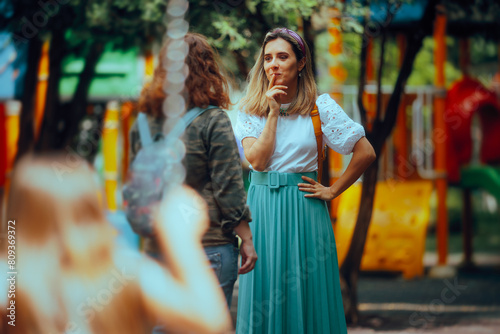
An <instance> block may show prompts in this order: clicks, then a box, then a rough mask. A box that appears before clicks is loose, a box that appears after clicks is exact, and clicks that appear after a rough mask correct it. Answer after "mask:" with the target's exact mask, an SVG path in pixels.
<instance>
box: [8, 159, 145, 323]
mask: <svg viewBox="0 0 500 334" xmlns="http://www.w3.org/2000/svg"><path fill="white" fill-rule="evenodd" d="M99 191H100V190H99V186H98V182H97V180H96V179H95V174H94V172H93V171H92V168H91V167H90V166H89V165H88V163H87V162H86V161H84V160H83V159H80V158H76V157H68V156H64V155H53V156H40V157H37V156H27V157H24V158H23V159H22V160H21V161H20V162H19V163H18V164H17V166H16V168H15V172H14V176H13V182H12V188H11V192H10V197H9V204H8V211H7V212H8V213H7V214H8V217H9V219H11V220H14V219H15V220H16V236H17V237H18V244H19V245H20V247H19V249H18V256H19V258H23V261H19V264H18V267H19V272H23V274H24V275H23V276H20V277H19V278H18V280H19V289H18V290H19V291H17V293H16V294H18V295H19V302H20V303H21V304H22V305H23V310H24V312H22V315H21V314H20V315H21V316H20V317H19V319H18V322H19V325H20V328H22V329H21V332H23V333H39V332H42V331H44V332H45V331H50V332H65V331H67V330H71V328H73V329H74V328H78V329H79V330H82V331H83V332H92V333H110V332H114V331H118V332H121V333H122V332H123V333H139V332H145V331H147V330H150V329H151V328H152V325H153V320H154V319H151V318H150V316H148V315H147V313H146V309H145V306H144V304H143V301H142V298H141V290H140V286H139V285H138V284H137V282H134V281H131V282H125V283H123V284H122V286H119V289H118V288H115V287H114V286H113V287H112V289H111V290H110V291H108V290H109V289H110V288H109V286H110V284H111V282H113V281H112V280H113V279H116V277H114V276H117V275H119V274H120V272H121V269H122V268H117V266H116V264H115V263H114V260H113V256H114V255H113V253H114V249H113V245H114V240H113V239H114V231H113V229H112V227H111V225H110V223H109V222H108V221H107V220H106V217H105V214H104V210H103V209H104V207H103V205H102V203H101V199H100V197H99ZM117 273H118V274H117ZM117 285H118V284H117ZM40 287H43V289H40ZM45 290H46V291H50V293H48V294H47V293H46V292H45ZM115 290H116V291H115ZM102 296H105V297H106V298H108V299H109V300H108V299H106V300H105V302H104V303H100V304H99V305H98V310H95V309H93V306H92V305H90V304H88V303H89V302H88V301H87V300H88V298H94V299H95V298H96V297H97V298H101V297H102ZM97 300H98V303H99V299H97ZM16 304H17V303H16ZM49 305H50V306H49ZM21 320H22V321H21Z"/></svg>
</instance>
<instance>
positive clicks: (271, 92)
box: [266, 74, 288, 115]
mask: <svg viewBox="0 0 500 334" xmlns="http://www.w3.org/2000/svg"><path fill="white" fill-rule="evenodd" d="M275 81H276V75H275V74H271V81H269V87H268V88H267V92H266V97H267V102H268V103H269V114H270V115H273V114H275V115H278V113H279V110H280V106H281V97H280V95H282V94H284V95H287V94H286V92H285V90H286V89H288V87H287V86H284V85H276V86H275V85H274V82H275Z"/></svg>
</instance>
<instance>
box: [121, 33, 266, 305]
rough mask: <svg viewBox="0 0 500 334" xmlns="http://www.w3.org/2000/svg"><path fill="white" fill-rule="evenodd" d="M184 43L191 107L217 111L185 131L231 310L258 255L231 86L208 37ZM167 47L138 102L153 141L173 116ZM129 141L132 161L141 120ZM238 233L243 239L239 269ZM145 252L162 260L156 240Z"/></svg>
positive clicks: (208, 241) (211, 251)
mask: <svg viewBox="0 0 500 334" xmlns="http://www.w3.org/2000/svg"><path fill="white" fill-rule="evenodd" d="M184 41H185V43H186V44H187V46H188V47H189V52H188V55H187V57H186V64H187V66H188V69H189V74H188V76H187V78H186V81H185V95H186V101H187V102H186V105H187V109H188V110H189V109H191V108H194V107H199V108H202V109H204V108H207V107H209V106H213V107H214V108H212V109H209V110H207V111H205V112H204V113H202V114H201V115H199V116H198V117H197V118H196V119H194V121H192V123H191V124H190V125H189V126H188V127H187V129H186V131H185V133H184V137H183V141H184V144H185V146H186V157H185V159H184V161H183V164H184V166H185V168H186V181H185V183H186V184H187V185H188V186H190V187H192V188H193V189H195V190H196V191H197V192H198V193H199V194H200V195H201V196H202V197H203V199H204V200H205V201H206V203H207V205H208V209H209V218H210V227H209V228H208V231H207V232H206V233H205V234H204V235H203V238H202V244H203V247H204V249H205V252H206V254H207V257H208V259H209V261H210V263H211V265H212V268H213V269H214V271H215V273H216V275H217V277H218V279H219V283H220V287H221V288H222V290H223V291H224V294H225V296H226V300H227V304H228V306H230V305H231V299H232V295H233V287H234V283H235V281H236V279H237V276H238V273H239V274H246V273H248V272H250V271H251V270H252V269H253V267H254V266H255V262H256V261H257V254H256V252H255V249H254V246H253V240H252V233H251V231H250V227H249V224H248V222H249V221H250V220H251V216H250V210H249V208H248V206H247V205H246V192H245V189H244V186H243V179H242V169H241V162H240V158H239V153H238V147H237V144H236V141H235V137H234V133H233V129H232V126H231V122H230V120H229V117H228V116H227V114H226V112H225V111H224V110H223V109H226V108H228V107H229V105H230V99H229V95H228V83H227V80H226V78H225V77H224V76H223V74H222V73H221V70H220V68H219V66H218V64H217V56H216V53H215V52H214V50H213V49H212V47H211V46H210V45H209V44H208V42H207V40H206V38H205V36H203V35H200V34H196V33H188V34H187V35H186V36H185V38H184ZM167 45H168V40H167V42H166V43H165V44H164V45H163V47H162V49H161V51H160V54H159V56H158V66H157V67H156V69H155V72H154V75H153V80H152V82H151V84H150V85H148V86H147V87H145V88H144V89H143V91H142V93H141V96H140V99H139V111H140V112H143V113H145V114H146V115H147V117H148V125H149V128H150V132H151V134H152V135H153V137H157V136H158V135H160V136H161V135H162V128H163V124H164V122H165V121H166V117H168V114H167V116H165V114H164V112H163V103H164V101H165V99H166V98H167V97H168V96H167V94H166V93H165V91H164V86H165V84H166V79H167V78H166V76H167V73H166V70H165V57H166V52H167ZM130 143H131V145H130V162H131V163H132V162H133V161H134V158H135V157H136V155H137V152H138V151H139V150H140V149H141V147H142V146H141V141H140V136H139V130H138V124H137V122H136V123H134V125H133V126H132V128H131V131H130ZM235 233H236V234H237V235H238V236H239V237H240V238H241V241H242V242H241V246H240V252H241V256H242V264H241V267H240V268H239V269H238V253H239V252H238V243H237V239H236V236H235ZM144 248H145V250H146V252H147V253H148V254H150V255H151V256H153V257H157V256H156V254H157V253H158V245H157V241H156V240H155V238H154V237H153V238H145V245H144Z"/></svg>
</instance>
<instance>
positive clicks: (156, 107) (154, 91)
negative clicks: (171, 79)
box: [139, 33, 231, 117]
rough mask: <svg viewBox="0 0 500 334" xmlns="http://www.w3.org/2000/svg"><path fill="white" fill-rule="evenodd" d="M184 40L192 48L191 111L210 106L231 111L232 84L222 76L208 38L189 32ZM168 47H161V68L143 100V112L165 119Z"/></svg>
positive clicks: (188, 90) (188, 97)
mask: <svg viewBox="0 0 500 334" xmlns="http://www.w3.org/2000/svg"><path fill="white" fill-rule="evenodd" d="M184 41H185V42H186V43H187V44H188V46H189V53H188V55H187V57H186V64H187V66H188V68H189V75H188V77H187V78H186V82H185V88H184V92H185V95H186V102H187V106H188V108H192V107H195V106H196V107H200V108H206V107H207V106H208V105H214V106H218V107H220V108H223V109H227V108H228V107H229V106H230V105H231V100H230V99H229V95H228V90H229V85H228V82H227V80H226V78H225V77H224V76H223V74H222V73H221V70H220V68H219V65H218V64H217V61H216V59H217V58H218V56H217V54H216V52H215V51H214V50H213V49H212V47H211V46H210V44H208V41H207V39H206V37H205V36H203V35H201V34H197V33H188V34H186V36H185V37H184ZM167 44H168V41H167V42H166V43H164V45H163V46H162V48H161V51H160V54H159V56H158V66H157V67H156V69H155V71H154V73H153V79H152V81H151V83H150V84H149V85H148V86H146V87H144V88H143V90H142V92H141V95H140V97H139V110H140V111H142V112H144V113H146V114H149V115H152V116H155V117H163V116H164V115H163V101H165V98H166V97H167V94H166V93H165V91H164V89H163V86H164V83H165V78H166V74H167V73H166V70H165V66H164V65H165V62H164V59H165V57H166V51H167Z"/></svg>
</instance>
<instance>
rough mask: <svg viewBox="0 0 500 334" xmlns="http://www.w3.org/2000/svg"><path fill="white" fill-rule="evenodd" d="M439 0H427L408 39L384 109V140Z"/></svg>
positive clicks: (389, 132)
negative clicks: (418, 20) (417, 23)
mask: <svg viewBox="0 0 500 334" xmlns="http://www.w3.org/2000/svg"><path fill="white" fill-rule="evenodd" d="M439 2H440V1H439V0H429V3H428V4H427V6H426V8H425V11H424V14H423V16H422V19H421V21H420V23H419V25H418V27H419V28H418V29H417V30H416V31H415V32H414V33H413V34H412V35H411V36H409V38H408V47H407V49H406V53H405V56H404V58H403V64H402V65H401V70H400V71H399V75H398V78H397V80H396V84H395V85H394V91H393V93H392V95H391V97H390V99H389V103H388V104H387V108H386V115H385V118H384V122H383V124H382V128H381V133H380V135H381V136H382V138H384V140H385V139H386V138H387V137H388V136H389V135H390V134H391V132H392V129H393V128H394V125H395V124H396V119H397V113H398V109H399V108H398V107H399V103H400V102H401V94H402V92H403V91H404V88H405V85H406V81H407V80H408V77H409V76H410V74H411V72H412V69H413V63H414V61H415V58H416V56H417V54H418V52H419V51H420V49H421V47H422V43H423V40H424V38H425V36H427V35H429V34H430V33H431V32H432V27H433V22H434V18H435V16H436V5H437V4H438V3H439Z"/></svg>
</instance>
